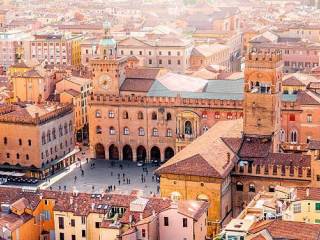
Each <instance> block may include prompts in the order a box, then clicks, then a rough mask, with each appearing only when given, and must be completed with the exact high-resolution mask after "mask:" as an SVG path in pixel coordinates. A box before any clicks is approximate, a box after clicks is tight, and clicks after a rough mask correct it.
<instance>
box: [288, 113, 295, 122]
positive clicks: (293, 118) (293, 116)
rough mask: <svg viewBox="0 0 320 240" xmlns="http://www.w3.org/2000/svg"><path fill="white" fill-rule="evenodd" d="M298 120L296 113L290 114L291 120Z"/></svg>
mask: <svg viewBox="0 0 320 240" xmlns="http://www.w3.org/2000/svg"><path fill="white" fill-rule="evenodd" d="M295 120H296V116H295V115H294V114H290V116H289V121H291V122H293V121H295Z"/></svg>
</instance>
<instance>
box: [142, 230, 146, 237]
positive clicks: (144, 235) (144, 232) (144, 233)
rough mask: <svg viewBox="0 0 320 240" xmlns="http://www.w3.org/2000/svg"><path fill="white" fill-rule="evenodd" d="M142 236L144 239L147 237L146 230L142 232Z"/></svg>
mask: <svg viewBox="0 0 320 240" xmlns="http://www.w3.org/2000/svg"><path fill="white" fill-rule="evenodd" d="M141 235H142V237H143V238H145V237H146V230H145V229H142V230H141Z"/></svg>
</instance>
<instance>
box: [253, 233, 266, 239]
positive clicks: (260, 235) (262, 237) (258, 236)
mask: <svg viewBox="0 0 320 240" xmlns="http://www.w3.org/2000/svg"><path fill="white" fill-rule="evenodd" d="M250 240H267V239H266V238H265V237H264V236H263V235H262V234H259V235H257V236H255V237H253V238H251V239H250Z"/></svg>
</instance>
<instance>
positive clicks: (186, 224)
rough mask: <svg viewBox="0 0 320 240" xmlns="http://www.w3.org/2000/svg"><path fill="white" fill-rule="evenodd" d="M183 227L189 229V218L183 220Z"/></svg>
mask: <svg viewBox="0 0 320 240" xmlns="http://www.w3.org/2000/svg"><path fill="white" fill-rule="evenodd" d="M182 226H183V227H188V219H187V218H183V219H182Z"/></svg>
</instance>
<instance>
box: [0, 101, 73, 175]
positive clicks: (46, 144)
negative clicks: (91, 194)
mask: <svg viewBox="0 0 320 240" xmlns="http://www.w3.org/2000/svg"><path fill="white" fill-rule="evenodd" d="M73 121H74V120H73V106H72V105H59V104H55V103H50V104H49V103H48V104H39V105H32V104H19V105H12V104H11V105H3V106H2V107H1V111H0V139H1V144H0V163H1V165H0V169H1V170H4V171H17V172H21V173H24V174H25V175H26V176H28V177H36V178H40V179H43V178H45V177H47V176H49V175H51V174H53V173H55V172H56V171H58V170H60V169H63V168H64V167H67V166H68V165H70V164H71V163H73V162H74V161H75V157H74V154H75V152H76V150H75V141H74V130H73Z"/></svg>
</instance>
